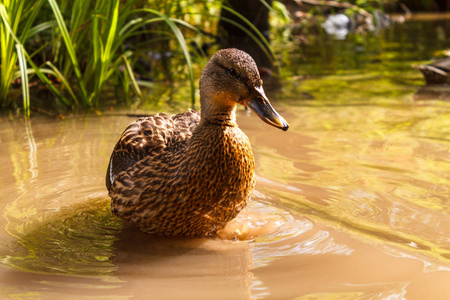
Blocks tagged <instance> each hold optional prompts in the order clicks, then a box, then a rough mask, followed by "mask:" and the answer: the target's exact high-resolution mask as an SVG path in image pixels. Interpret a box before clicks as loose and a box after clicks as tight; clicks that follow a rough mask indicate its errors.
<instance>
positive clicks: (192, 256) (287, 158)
mask: <svg viewBox="0 0 450 300" xmlns="http://www.w3.org/2000/svg"><path fill="white" fill-rule="evenodd" d="M373 68H375V67H374V66H372V71H373ZM377 68H378V67H377ZM369 69H370V68H369ZM352 72H354V71H352ZM352 72H350V73H349V72H344V73H343V74H340V75H338V76H337V75H331V76H328V77H325V78H320V79H317V78H312V79H309V80H305V81H303V82H301V83H300V84H299V85H297V84H295V82H293V81H294V80H290V81H289V82H285V83H284V86H285V89H284V90H282V91H280V92H279V93H278V94H274V95H272V98H274V99H277V98H278V99H281V100H282V102H276V101H273V102H274V104H275V106H276V107H277V109H278V110H279V112H280V113H281V114H282V115H283V116H284V117H285V118H286V119H287V120H288V121H289V123H290V125H291V127H290V129H289V131H287V132H281V131H279V130H277V129H274V128H272V127H269V126H268V125H266V124H264V123H262V122H261V121H260V120H259V119H258V118H257V117H256V116H254V115H251V114H248V113H247V112H246V111H244V110H239V111H238V122H239V124H240V126H241V128H242V129H243V131H244V132H245V133H246V134H247V135H248V136H249V138H250V140H251V142H252V144H253V149H254V152H255V156H256V163H257V175H258V178H257V188H256V191H255V194H254V197H253V202H252V204H251V205H250V207H249V208H247V209H246V210H244V211H243V212H242V213H241V214H240V215H239V217H238V218H237V219H236V220H235V221H234V222H232V223H231V224H230V225H229V226H228V227H227V230H226V231H224V232H223V233H222V235H221V239H219V238H217V239H165V238H157V237H151V236H149V235H146V234H144V233H141V232H139V231H137V230H135V229H133V228H124V227H123V226H122V224H121V222H120V221H119V220H117V219H116V218H115V217H113V216H112V215H111V214H110V212H109V199H108V196H107V192H106V188H105V187H104V177H105V170H106V167H107V162H108V159H109V155H110V152H111V150H112V148H113V146H114V144H115V142H116V141H117V139H118V137H119V135H120V133H121V132H122V130H123V129H124V128H125V127H126V125H128V124H129V123H130V122H132V121H133V118H130V117H126V116H117V115H116V116H103V117H98V116H89V117H77V118H70V119H66V120H63V121H51V120H45V119H32V120H31V121H30V122H28V123H25V122H23V121H17V120H16V121H9V120H8V119H7V118H3V119H1V122H0V183H1V185H0V195H1V196H0V199H1V200H0V212H1V213H2V214H1V216H0V239H1V242H0V262H1V264H0V298H11V299H81V298H82V299H99V298H102V299H131V298H132V299H248V298H253V299H449V298H450V284H449V282H450V216H449V213H450V209H449V207H450V206H449V201H450V200H449V199H450V103H449V102H445V101H438V100H414V99H415V98H416V97H415V95H414V94H415V92H416V91H417V88H416V87H415V85H414V84H411V82H416V81H420V80H422V79H421V78H420V74H417V75H416V74H415V73H414V71H411V73H409V74H405V77H404V78H399V77H398V76H397V75H398V74H397V75H396V78H395V80H394V79H392V78H391V80H390V79H386V77H388V78H389V76H390V75H389V74H385V75H380V74H377V75H373V74H372V73H367V72H360V73H352ZM402 72H403V71H402ZM411 74H412V75H411ZM405 82H406V83H405ZM339 88H340V89H339ZM304 94H312V95H313V96H314V99H313V100H304V98H302V97H303V96H304ZM308 97H309V96H308ZM297 98H300V100H298V99H297ZM416 99H417V98H416ZM236 237H238V238H239V239H241V240H240V241H236V240H234V239H235V238H236Z"/></svg>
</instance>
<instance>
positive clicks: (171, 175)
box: [106, 48, 289, 237]
mask: <svg viewBox="0 0 450 300" xmlns="http://www.w3.org/2000/svg"><path fill="white" fill-rule="evenodd" d="M262 84H263V82H262V80H261V78H260V75H259V72H258V67H257V65H256V63H255V61H254V60H253V58H252V57H251V56H250V55H249V54H247V53H246V52H244V51H242V50H238V49H235V48H230V49H222V50H219V51H218V52H216V53H215V54H214V55H213V56H212V57H211V58H210V60H209V61H208V63H207V64H206V66H205V67H204V69H203V71H202V74H201V77H200V83H199V89H200V112H197V111H195V110H189V111H187V112H184V113H179V114H175V115H171V116H169V115H167V114H165V113H158V114H156V115H152V116H147V117H142V118H139V119H137V120H136V121H135V122H133V123H132V124H130V125H129V126H128V127H127V128H126V129H125V131H124V132H123V133H122V135H121V136H120V138H119V140H118V142H117V143H116V145H115V147H114V149H113V152H112V154H111V157H110V160H109V164H108V169H107V173H106V187H107V189H108V192H109V197H110V198H111V211H112V213H113V214H114V215H116V216H118V217H119V218H122V219H123V220H125V221H126V222H127V223H131V224H132V225H135V226H137V227H138V228H140V229H141V230H142V231H144V232H147V233H149V234H152V235H161V236H168V237H174V236H191V237H213V236H216V235H217V232H218V231H219V230H221V229H222V228H223V227H224V226H225V225H226V224H227V223H228V222H229V221H231V220H232V219H234V218H235V217H236V216H237V214H238V213H239V212H240V211H241V210H242V209H243V208H244V207H245V206H246V205H247V203H248V202H249V200H250V197H251V195H252V192H253V190H254V188H255V182H256V180H255V159H254V156H253V152H252V147H251V144H250V141H249V139H248V137H247V136H246V135H245V134H244V132H242V130H241V129H240V128H239V126H238V124H237V123H236V107H237V105H244V106H245V107H247V108H249V109H250V110H252V111H254V112H255V113H256V114H257V115H258V116H259V117H260V118H261V119H262V120H263V121H264V122H266V123H268V124H270V125H272V126H274V127H276V128H279V129H282V130H283V131H286V130H287V129H288V128H289V125H288V123H287V122H286V120H285V119H284V118H283V117H282V116H281V115H280V114H279V113H278V112H277V111H276V110H275V109H274V108H273V106H272V105H271V104H270V102H269V99H268V97H267V96H266V94H265V92H264V89H263V85H262Z"/></svg>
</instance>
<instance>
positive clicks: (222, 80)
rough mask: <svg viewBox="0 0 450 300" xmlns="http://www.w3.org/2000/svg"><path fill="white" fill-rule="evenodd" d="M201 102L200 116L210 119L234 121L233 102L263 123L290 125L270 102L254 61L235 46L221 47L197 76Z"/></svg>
mask: <svg viewBox="0 0 450 300" xmlns="http://www.w3.org/2000/svg"><path fill="white" fill-rule="evenodd" d="M200 102H201V103H200V104H201V114H202V118H204V119H206V120H208V121H210V122H221V123H223V122H232V123H234V111H235V108H236V105H237V104H242V105H245V106H246V107H248V108H250V109H251V110H253V111H254V112H255V113H256V114H257V115H258V116H259V117H260V118H261V119H262V120H263V121H264V122H266V123H268V124H270V125H272V126H275V127H277V128H280V129H282V130H287V129H288V128H289V125H288V123H287V122H286V120H284V118H283V117H282V116H280V115H279V114H278V113H277V112H276V111H275V109H274V108H273V107H272V105H271V104H270V102H269V99H268V98H267V96H266V94H265V92H264V89H263V87H262V80H261V78H260V76H259V72H258V67H257V66H256V63H255V61H254V60H253V58H252V57H251V56H250V55H248V54H247V53H246V52H244V51H241V50H238V49H223V50H220V51H218V52H217V53H216V54H214V55H213V56H212V57H211V59H210V60H209V62H208V63H207V65H206V66H205V69H204V70H203V72H202V77H201V79H200Z"/></svg>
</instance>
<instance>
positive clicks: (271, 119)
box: [244, 87, 289, 131]
mask: <svg viewBox="0 0 450 300" xmlns="http://www.w3.org/2000/svg"><path fill="white" fill-rule="evenodd" d="M244 105H245V106H247V107H248V108H250V109H251V110H253V111H254V112H255V113H256V114H257V115H258V116H259V117H260V118H261V119H262V120H263V121H264V122H266V123H267V124H270V125H272V126H275V127H277V128H280V129H282V130H284V131H286V130H288V128H289V124H288V123H287V122H286V120H285V119H284V118H283V117H282V116H280V115H279V114H278V113H277V111H276V110H275V109H274V108H273V107H272V105H271V104H270V102H269V99H267V96H266V94H265V93H264V90H263V88H262V87H255V89H254V91H253V93H252V95H251V97H250V98H249V99H248V100H247V101H245V102H244Z"/></svg>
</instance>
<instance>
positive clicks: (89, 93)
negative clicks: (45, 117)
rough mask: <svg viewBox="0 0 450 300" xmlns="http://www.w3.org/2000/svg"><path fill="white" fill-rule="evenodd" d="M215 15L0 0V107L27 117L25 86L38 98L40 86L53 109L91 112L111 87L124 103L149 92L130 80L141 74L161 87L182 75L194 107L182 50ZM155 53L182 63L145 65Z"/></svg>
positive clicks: (194, 8) (133, 1)
mask: <svg viewBox="0 0 450 300" xmlns="http://www.w3.org/2000/svg"><path fill="white" fill-rule="evenodd" d="M221 9H226V10H229V11H231V10H230V9H229V8H227V7H226V6H223V7H222V1H219V0H218V1H204V0H199V1H195V0H170V1H144V0H127V1H120V0H98V1H91V0H73V1H71V2H70V5H69V3H68V2H66V1H60V0H38V1H36V0H33V1H32V0H0V14H1V22H0V42H1V57H0V65H1V80H0V103H1V106H2V108H6V107H11V106H13V105H14V104H15V101H16V100H17V97H18V96H22V98H23V101H24V110H25V113H26V114H28V112H29V107H30V97H29V94H30V87H29V86H28V85H29V84H30V85H34V86H36V85H37V86H38V87H40V90H42V86H45V89H44V90H47V91H49V92H51V93H52V94H53V95H54V96H55V99H56V101H57V104H58V105H60V106H61V105H62V106H65V107H67V108H74V107H78V106H82V107H84V108H91V107H95V106H97V105H98V104H99V102H100V101H101V98H102V96H103V95H104V92H105V89H108V88H109V89H110V88H111V87H113V86H115V87H116V89H117V88H118V89H120V90H121V91H123V99H124V100H125V102H127V103H129V101H128V94H129V93H130V92H131V91H133V92H134V94H135V95H136V96H137V97H142V92H141V90H140V88H139V85H140V86H147V87H148V86H151V83H150V82H148V81H146V80H145V79H144V80H142V79H140V78H136V75H138V76H139V75H141V74H142V75H141V76H139V77H143V78H152V79H155V80H165V81H168V80H172V79H173V76H179V77H180V78H183V79H185V78H184V77H182V76H183V74H187V79H189V83H190V98H191V101H192V104H194V102H195V80H194V65H193V59H192V57H191V55H192V53H195V52H194V51H192V50H190V49H189V45H190V44H191V43H192V44H201V43H202V42H203V40H202V39H203V37H204V33H205V32H207V33H214V31H215V30H216V27H217V23H218V20H219V18H218V16H219V14H220V10H221ZM234 13H235V14H236V15H238V13H236V12H234ZM242 18H243V17H242ZM244 19H245V18H244ZM245 21H246V24H247V25H248V29H247V28H246V29H245V30H246V32H248V34H249V35H250V36H251V37H252V38H254V39H255V40H258V41H259V44H260V46H261V48H262V49H264V50H265V51H268V52H267V54H269V53H270V52H272V50H271V47H270V45H269V44H268V43H267V41H266V40H265V39H264V38H263V37H262V35H261V33H259V31H258V30H256V28H254V26H253V25H252V24H251V23H250V22H248V21H247V20H245ZM200 25H201V26H202V30H199V29H198V28H197V27H198V26H200ZM160 53H175V54H177V53H178V54H180V55H175V56H176V57H179V56H181V57H183V60H184V63H182V61H180V60H176V59H175V58H174V59H173V60H174V62H173V63H172V65H170V62H169V61H168V59H156V58H153V57H152V55H155V54H160ZM270 54H272V56H273V53H270ZM175 61H176V62H175ZM19 64H20V67H19ZM27 65H28V68H27ZM142 65H144V66H142ZM170 70H171V71H172V72H170ZM178 74H180V75H178ZM18 79H21V81H20V83H21V85H22V87H23V89H22V94H21V93H20V92H18V91H19V90H18V89H17V88H16V87H17V85H15V88H14V89H12V86H13V84H15V83H19V81H18ZM130 87H131V89H130ZM31 92H32V90H31Z"/></svg>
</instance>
